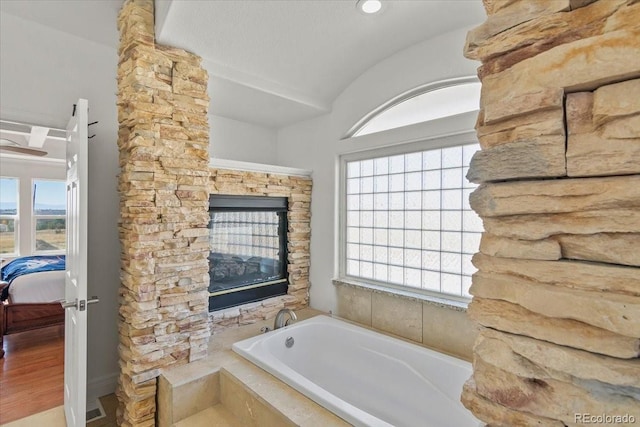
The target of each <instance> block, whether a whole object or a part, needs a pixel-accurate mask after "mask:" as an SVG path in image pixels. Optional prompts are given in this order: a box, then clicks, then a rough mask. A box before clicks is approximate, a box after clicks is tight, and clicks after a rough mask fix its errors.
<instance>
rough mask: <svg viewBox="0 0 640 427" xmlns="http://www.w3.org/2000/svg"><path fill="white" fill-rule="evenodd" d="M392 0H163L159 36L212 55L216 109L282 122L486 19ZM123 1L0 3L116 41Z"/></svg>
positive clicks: (447, 4)
mask: <svg viewBox="0 0 640 427" xmlns="http://www.w3.org/2000/svg"><path fill="white" fill-rule="evenodd" d="M383 2H384V8H383V10H382V12H381V13H378V14H375V15H365V14H363V13H361V12H359V11H358V10H356V0H263V1H254V0H227V1H211V0H210V1H204V0H156V37H157V41H158V43H162V44H168V45H172V46H177V47H182V48H184V49H187V50H189V51H192V52H195V53H197V54H198V55H200V56H202V57H203V59H204V65H205V68H206V69H207V70H208V72H209V75H210V83H209V92H210V96H211V112H212V113H213V114H217V115H221V116H224V117H228V118H232V119H236V120H241V121H245V122H250V123H255V124H259V125H263V126H267V127H272V128H279V127H282V126H285V125H288V124H291V123H294V122H297V121H300V120H304V119H308V118H311V117H314V116H317V115H320V114H324V113H326V112H328V111H330V109H331V105H332V102H333V101H334V100H335V98H336V97H337V96H338V95H339V94H340V93H341V92H342V91H343V90H344V89H345V88H346V87H347V86H348V85H349V84H350V83H351V82H352V81H353V80H354V79H355V78H357V77H358V76H359V75H360V74H362V73H363V72H364V71H366V70H367V69H368V68H370V67H371V66H373V65H374V64H376V63H378V62H379V61H381V60H383V59H385V58H387V57H389V56H391V55H393V54H394V53H396V52H398V51H400V50H402V49H405V48H407V47H409V46H411V45H413V44H415V43H418V42H421V41H423V40H426V39H429V38H432V37H434V36H437V35H438V34H441V33H444V32H447V31H451V30H454V29H457V28H462V27H466V26H473V25H475V24H478V23H480V22H482V20H483V19H484V11H483V9H482V3H481V1H480V0H386V1H385V0H383ZM121 3H122V1H121V0H91V1H77V0H54V1H50V0H21V1H2V2H0V7H1V11H2V12H3V13H9V14H12V15H16V16H18V17H20V18H23V19H27V20H30V21H34V22H37V23H39V24H43V25H47V26H50V27H53V28H55V29H57V30H60V31H64V32H67V33H71V34H73V35H76V36H79V37H82V38H84V39H87V40H89V41H91V42H95V43H100V44H103V45H108V46H111V47H113V48H116V47H117V43H118V33H117V29H116V19H117V13H118V10H119V8H120V5H121ZM460 50H461V51H462V46H461V47H460ZM459 54H462V53H461V52H460V53H459ZM424 60H425V61H437V60H438V58H424ZM114 66H115V65H114ZM114 72H115V70H114ZM397 72H399V73H401V72H402V70H397ZM380 84H381V85H384V84H385V82H384V81H381V82H380Z"/></svg>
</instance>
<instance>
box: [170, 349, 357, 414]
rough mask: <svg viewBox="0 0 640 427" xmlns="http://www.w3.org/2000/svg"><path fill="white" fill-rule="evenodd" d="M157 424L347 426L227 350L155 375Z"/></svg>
mask: <svg viewBox="0 0 640 427" xmlns="http://www.w3.org/2000/svg"><path fill="white" fill-rule="evenodd" d="M158 425H159V427H171V426H175V427H190V426H194V427H197V426H200V425H203V426H214V427H215V426H220V427H223V426H242V427H271V426H278V427H279V426H304V427H316V426H317V427H344V426H349V424H348V423H346V422H345V421H344V420H342V419H341V418H339V417H337V416H336V415H334V414H333V413H331V412H329V411H327V410H326V409H324V408H323V407H321V406H320V405H318V404H317V403H315V402H313V401H312V400H310V399H308V398H307V397H305V396H304V395H302V394H300V393H298V392H297V391H296V390H294V389H293V388H291V387H289V386H288V385H287V384H285V383H283V382H282V381H280V380H278V379H277V378H275V377H274V376H272V375H271V374H269V373H267V372H266V371H264V370H262V369H260V368H259V367H257V366H255V365H254V364H252V363H250V362H249V361H247V360H245V359H243V358H241V357H240V356H238V355H236V354H235V353H233V352H231V351H221V352H217V354H216V355H215V356H213V357H209V358H207V359H205V360H202V361H198V362H194V363H191V364H189V365H184V366H180V367H176V368H174V369H171V370H169V371H166V372H165V373H164V374H163V375H161V377H160V379H159V381H158Z"/></svg>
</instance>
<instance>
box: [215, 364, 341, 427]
mask: <svg viewBox="0 0 640 427" xmlns="http://www.w3.org/2000/svg"><path fill="white" fill-rule="evenodd" d="M234 384H239V385H241V389H240V391H242V392H244V395H245V397H244V398H245V400H247V401H250V402H251V403H250V404H249V405H248V406H247V407H248V408H251V409H250V411H249V412H250V416H251V417H253V418H254V419H255V420H256V421H259V422H258V424H257V425H259V426H260V427H262V426H263V425H269V424H264V423H263V417H264V420H272V421H273V422H276V421H278V419H279V418H278V417H279V416H283V417H284V418H285V419H287V420H288V421H286V424H274V425H297V426H304V427H346V426H348V425H349V424H348V423H346V422H345V421H343V420H342V419H341V418H339V417H338V416H336V415H334V414H333V413H331V412H330V411H328V410H326V409H324V408H323V407H321V406H320V405H318V404H317V403H315V402H314V401H312V400H311V399H309V398H307V397H306V396H304V395H302V394H301V393H298V392H297V391H296V390H294V389H293V388H291V387H289V386H288V385H287V384H285V383H283V382H282V381H280V380H278V379H277V378H275V377H274V376H273V375H271V374H269V373H267V372H266V371H264V370H262V369H260V368H258V367H257V366H255V365H253V364H252V363H250V362H248V361H246V360H244V359H241V358H240V357H236V363H229V364H228V365H225V367H224V369H223V370H222V376H221V386H222V393H223V395H222V400H223V403H224V404H225V405H227V403H229V402H228V401H227V400H226V399H227V396H226V395H225V393H226V391H228V390H230V389H232V388H233V387H234ZM247 396H253V398H254V399H256V400H255V401H254V400H253V399H247ZM229 404H230V405H237V402H231V403H229ZM252 405H257V406H256V407H257V408H258V409H257V411H258V412H256V410H254V409H253V408H254V406H252ZM247 407H245V408H244V409H242V408H236V410H238V411H240V412H242V411H244V412H246V411H247V409H246V408H247ZM229 408H230V407H229ZM265 411H266V412H275V413H276V414H278V417H276V419H275V421H274V420H273V417H274V415H273V414H268V413H266V412H265ZM232 412H233V413H234V414H235V415H236V416H237V417H238V418H240V417H241V415H239V414H237V413H236V412H235V411H234V410H232ZM259 414H260V415H259ZM242 416H246V414H245V415H242ZM244 421H246V420H244ZM272 421H268V422H272ZM246 422H247V423H248V422H249V421H246ZM264 422H267V421H264ZM278 422H283V421H278ZM248 425H252V424H248Z"/></svg>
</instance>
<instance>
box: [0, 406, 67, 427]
mask: <svg viewBox="0 0 640 427" xmlns="http://www.w3.org/2000/svg"><path fill="white" fill-rule="evenodd" d="M66 425H67V422H66V418H65V416H64V406H57V407H55V408H52V409H48V410H46V411H43V412H39V413H37V414H34V415H30V416H28V417H25V418H21V419H19V420H16V421H12V422H10V423H7V424H2V426H3V427H33V426H47V427H66Z"/></svg>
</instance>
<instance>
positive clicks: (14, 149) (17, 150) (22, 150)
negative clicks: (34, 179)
mask: <svg viewBox="0 0 640 427" xmlns="http://www.w3.org/2000/svg"><path fill="white" fill-rule="evenodd" d="M0 151H11V152H14V153H20V154H27V155H29V156H46V155H47V154H48V153H47V152H46V151H43V150H36V149H35V148H26V147H14V146H11V145H0Z"/></svg>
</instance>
